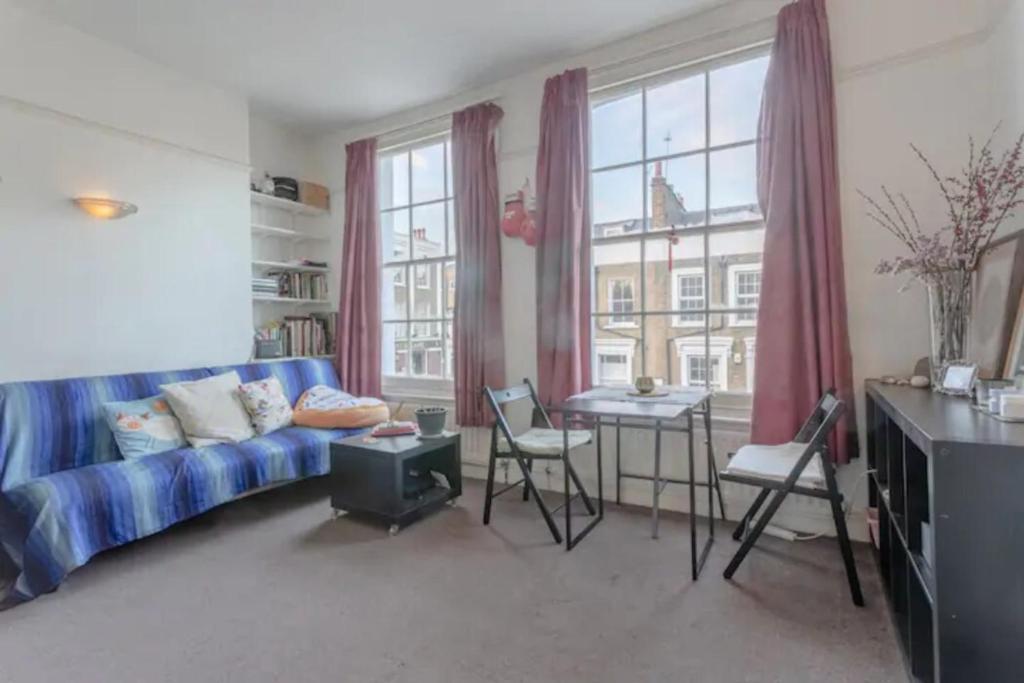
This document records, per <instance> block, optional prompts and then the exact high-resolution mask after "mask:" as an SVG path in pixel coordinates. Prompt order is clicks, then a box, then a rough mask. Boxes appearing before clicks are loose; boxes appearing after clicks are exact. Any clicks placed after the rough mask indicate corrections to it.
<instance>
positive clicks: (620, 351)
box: [594, 339, 637, 385]
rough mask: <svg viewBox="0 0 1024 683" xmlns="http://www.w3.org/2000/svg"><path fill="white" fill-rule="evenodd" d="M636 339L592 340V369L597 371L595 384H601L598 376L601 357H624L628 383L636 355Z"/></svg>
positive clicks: (631, 376) (631, 375)
mask: <svg viewBox="0 0 1024 683" xmlns="http://www.w3.org/2000/svg"><path fill="white" fill-rule="evenodd" d="M636 343H637V340H636V339H595V340H594V367H595V368H597V370H598V377H597V378H596V379H597V382H596V383H597V384H599V385H600V384H602V383H603V382H602V378H601V376H600V369H601V356H602V355H605V356H625V357H626V378H627V379H626V382H627V383H629V382H630V381H631V380H632V378H633V377H634V375H633V359H634V356H635V354H636Z"/></svg>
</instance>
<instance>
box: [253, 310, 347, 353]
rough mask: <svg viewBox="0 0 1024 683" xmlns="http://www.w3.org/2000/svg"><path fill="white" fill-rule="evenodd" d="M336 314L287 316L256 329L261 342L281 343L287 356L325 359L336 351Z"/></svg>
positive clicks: (282, 349)
mask: <svg viewBox="0 0 1024 683" xmlns="http://www.w3.org/2000/svg"><path fill="white" fill-rule="evenodd" d="M336 322H337V314H336V313H323V314H314V315H308V316H298V315H296V316H285V318H284V320H276V321H274V322H271V323H268V324H266V325H264V326H262V327H259V328H257V330H256V338H257V339H258V340H261V341H280V342H281V351H282V355H284V356H324V355H329V354H333V353H334V351H335V344H334V333H335V328H334V326H335V324H336Z"/></svg>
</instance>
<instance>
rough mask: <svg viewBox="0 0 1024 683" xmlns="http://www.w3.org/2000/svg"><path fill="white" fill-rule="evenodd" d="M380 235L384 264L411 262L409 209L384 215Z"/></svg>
mask: <svg viewBox="0 0 1024 683" xmlns="http://www.w3.org/2000/svg"><path fill="white" fill-rule="evenodd" d="M380 234H381V254H383V255H384V263H388V262H390V261H408V260H409V209H399V210H397V211H388V212H386V213H382V214H381V215H380Z"/></svg>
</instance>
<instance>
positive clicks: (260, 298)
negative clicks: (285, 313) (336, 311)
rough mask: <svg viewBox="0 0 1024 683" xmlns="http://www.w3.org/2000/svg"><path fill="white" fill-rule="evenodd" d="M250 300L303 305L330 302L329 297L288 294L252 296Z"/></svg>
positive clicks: (325, 304)
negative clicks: (297, 296)
mask: <svg viewBox="0 0 1024 683" xmlns="http://www.w3.org/2000/svg"><path fill="white" fill-rule="evenodd" d="M252 300H253V301H254V302H256V301H258V302H261V303H276V304H300V305H303V306H310V305H319V306H328V305H330V303H331V301H330V299H296V298H293V297H290V296H253V298H252Z"/></svg>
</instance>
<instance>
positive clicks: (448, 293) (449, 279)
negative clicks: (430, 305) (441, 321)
mask: <svg viewBox="0 0 1024 683" xmlns="http://www.w3.org/2000/svg"><path fill="white" fill-rule="evenodd" d="M444 308H445V314H444V316H445V317H446V318H452V317H454V316H455V264H454V263H452V262H448V263H445V264H444Z"/></svg>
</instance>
